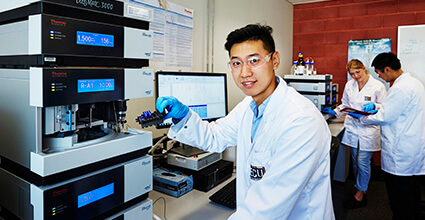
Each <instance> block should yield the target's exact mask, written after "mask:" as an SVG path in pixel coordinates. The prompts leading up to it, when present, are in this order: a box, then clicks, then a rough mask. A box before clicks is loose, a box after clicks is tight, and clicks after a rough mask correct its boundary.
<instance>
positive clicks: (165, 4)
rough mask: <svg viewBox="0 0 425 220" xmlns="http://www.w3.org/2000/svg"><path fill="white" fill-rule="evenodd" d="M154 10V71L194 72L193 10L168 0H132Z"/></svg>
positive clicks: (152, 63)
mask: <svg viewBox="0 0 425 220" xmlns="http://www.w3.org/2000/svg"><path fill="white" fill-rule="evenodd" d="M130 1H131V2H134V3H138V4H140V5H142V6H144V7H146V8H148V9H150V10H153V16H154V18H153V21H152V22H151V23H150V25H149V29H150V30H151V31H153V33H154V35H153V36H154V38H153V52H154V53H153V59H152V60H150V65H149V66H150V67H152V68H153V69H154V70H155V71H158V70H164V71H191V70H192V65H193V64H192V56H193V52H192V47H193V40H192V36H193V13H194V10H192V9H188V8H185V7H183V6H181V5H177V4H174V3H172V2H169V1H165V0H130Z"/></svg>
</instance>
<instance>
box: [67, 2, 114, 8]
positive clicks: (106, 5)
mask: <svg viewBox="0 0 425 220" xmlns="http://www.w3.org/2000/svg"><path fill="white" fill-rule="evenodd" d="M75 3H76V4H77V5H83V6H84V7H92V8H93V7H96V8H102V9H108V10H112V9H113V8H114V5H113V4H112V3H106V2H101V1H96V0H75Z"/></svg>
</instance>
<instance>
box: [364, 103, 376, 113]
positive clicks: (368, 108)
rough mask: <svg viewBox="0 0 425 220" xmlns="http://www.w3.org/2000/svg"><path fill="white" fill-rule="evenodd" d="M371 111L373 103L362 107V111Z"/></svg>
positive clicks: (373, 106) (373, 107)
mask: <svg viewBox="0 0 425 220" xmlns="http://www.w3.org/2000/svg"><path fill="white" fill-rule="evenodd" d="M373 109H375V103H373V102H368V103H367V104H366V105H365V106H363V108H362V111H365V112H369V111H371V110H373Z"/></svg>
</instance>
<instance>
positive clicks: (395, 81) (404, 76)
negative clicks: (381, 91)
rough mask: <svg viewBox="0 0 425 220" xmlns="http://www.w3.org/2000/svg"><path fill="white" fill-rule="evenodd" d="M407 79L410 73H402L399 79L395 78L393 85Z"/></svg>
mask: <svg viewBox="0 0 425 220" xmlns="http://www.w3.org/2000/svg"><path fill="white" fill-rule="evenodd" d="M407 77H410V73H408V72H403V73H402V74H401V75H400V76H399V77H397V79H395V80H394V83H393V85H394V84H396V83H397V82H399V81H400V80H401V79H400V78H402V79H404V78H407Z"/></svg>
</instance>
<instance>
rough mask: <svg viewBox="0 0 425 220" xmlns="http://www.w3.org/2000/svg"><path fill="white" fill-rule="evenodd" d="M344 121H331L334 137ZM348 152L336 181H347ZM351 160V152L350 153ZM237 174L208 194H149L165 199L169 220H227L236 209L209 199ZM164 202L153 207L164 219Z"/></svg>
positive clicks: (341, 150) (339, 163)
mask: <svg viewBox="0 0 425 220" xmlns="http://www.w3.org/2000/svg"><path fill="white" fill-rule="evenodd" d="M344 119H345V117H341V118H339V119H337V118H336V119H333V120H331V121H329V129H330V131H331V134H332V135H333V136H338V134H340V132H341V131H342V130H343V128H344ZM346 153H347V151H346V150H345V148H344V147H342V146H340V148H339V152H338V159H337V162H336V163H337V165H336V167H335V174H334V179H335V180H337V181H342V180H343V181H342V182H344V181H345V178H346V174H347V173H348V170H347V169H346V168H348V165H347V164H346V163H347V161H348V162H349V160H347V159H346V157H347V155H346ZM348 159H349V152H348ZM235 176H236V175H235V173H233V175H232V177H231V178H229V179H228V180H226V181H224V182H223V183H221V184H220V185H218V186H216V187H214V188H213V189H211V190H210V191H208V192H202V191H199V190H195V189H194V190H192V191H190V192H188V193H187V194H185V195H183V196H181V197H180V198H175V197H173V196H169V195H167V194H164V193H161V192H157V191H155V190H153V191H151V192H150V193H149V198H150V199H152V200H153V201H156V200H157V199H158V198H160V197H164V199H165V201H166V217H167V220H204V219H208V220H223V219H227V218H228V217H229V216H230V215H231V214H232V213H233V212H234V211H235V209H230V208H227V207H225V206H222V205H218V204H216V203H213V202H211V201H210V200H209V197H210V196H211V195H212V194H214V193H215V192H217V191H218V190H219V189H221V188H222V187H223V186H225V185H226V184H227V183H228V182H230V181H231V180H232V179H233V178H235ZM163 205H164V201H163V200H162V199H160V200H158V201H157V202H156V203H155V205H154V206H153V213H154V214H156V215H157V216H159V217H160V218H162V219H163V218H164V206H163Z"/></svg>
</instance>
